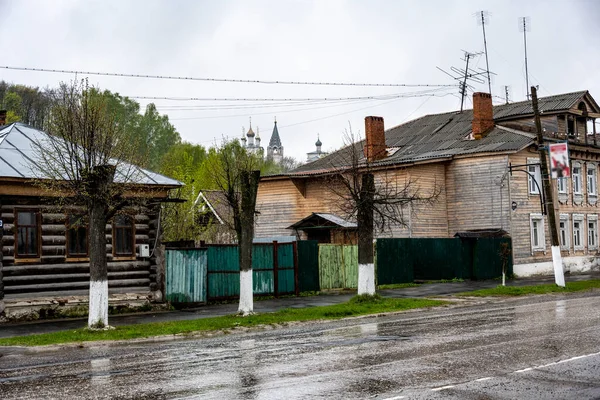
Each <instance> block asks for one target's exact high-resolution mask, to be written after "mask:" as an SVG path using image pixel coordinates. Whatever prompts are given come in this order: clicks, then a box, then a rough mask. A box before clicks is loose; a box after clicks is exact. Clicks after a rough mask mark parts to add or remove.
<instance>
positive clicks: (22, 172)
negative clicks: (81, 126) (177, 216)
mask: <svg viewBox="0 0 600 400" xmlns="http://www.w3.org/2000/svg"><path fill="white" fill-rule="evenodd" d="M47 137H48V134H47V133H46V132H44V131H41V130H38V129H35V128H32V127H31V126H29V125H26V124H22V123H18V122H17V123H14V124H11V125H7V126H4V127H3V128H1V129H0V177H9V178H26V179H35V178H44V177H43V176H40V175H41V171H43V168H42V167H41V166H40V165H39V160H38V158H39V157H38V156H36V149H35V147H36V146H37V145H38V144H39V143H43V141H44V140H45V139H46V140H47ZM126 171H127V172H126ZM130 171H132V173H131V172H130ZM125 176H127V177H128V183H136V184H144V185H160V186H183V183H181V182H179V181H177V180H175V179H171V178H168V177H166V176H164V175H161V174H157V173H156V172H152V171H149V170H147V169H144V168H140V167H137V166H135V165H131V164H127V163H120V164H119V166H118V168H117V172H116V173H115V182H121V183H122V182H124V180H125ZM46 178H51V177H46Z"/></svg>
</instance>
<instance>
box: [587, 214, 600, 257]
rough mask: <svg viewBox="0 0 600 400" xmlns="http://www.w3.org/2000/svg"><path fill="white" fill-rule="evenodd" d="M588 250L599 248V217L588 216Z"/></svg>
mask: <svg viewBox="0 0 600 400" xmlns="http://www.w3.org/2000/svg"><path fill="white" fill-rule="evenodd" d="M587 234H588V250H594V249H597V248H598V216H597V215H588V221H587Z"/></svg>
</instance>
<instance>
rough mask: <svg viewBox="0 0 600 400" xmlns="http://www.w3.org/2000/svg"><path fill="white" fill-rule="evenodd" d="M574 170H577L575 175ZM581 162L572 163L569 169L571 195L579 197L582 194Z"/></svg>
mask: <svg viewBox="0 0 600 400" xmlns="http://www.w3.org/2000/svg"><path fill="white" fill-rule="evenodd" d="M576 169H578V170H579V173H575V171H576ZM581 170H582V167H581V162H579V161H574V162H573V167H572V168H571V180H572V181H573V194H577V195H581V194H583V185H582V184H583V182H582V177H581Z"/></svg>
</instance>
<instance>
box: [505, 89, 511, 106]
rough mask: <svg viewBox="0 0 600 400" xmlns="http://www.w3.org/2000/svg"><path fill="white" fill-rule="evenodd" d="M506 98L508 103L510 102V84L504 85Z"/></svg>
mask: <svg viewBox="0 0 600 400" xmlns="http://www.w3.org/2000/svg"><path fill="white" fill-rule="evenodd" d="M504 99H505V100H506V104H508V103H509V102H510V86H506V85H504Z"/></svg>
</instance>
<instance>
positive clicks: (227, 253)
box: [207, 243, 297, 300]
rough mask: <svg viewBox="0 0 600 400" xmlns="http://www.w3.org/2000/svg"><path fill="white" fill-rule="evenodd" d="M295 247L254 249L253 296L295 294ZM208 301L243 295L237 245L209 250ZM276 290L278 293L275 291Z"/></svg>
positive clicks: (275, 245)
mask: <svg viewBox="0 0 600 400" xmlns="http://www.w3.org/2000/svg"><path fill="white" fill-rule="evenodd" d="M294 247H295V244H293V243H255V244H254V245H253V246H252V282H253V285H252V286H253V290H254V294H262V295H267V294H274V295H276V296H277V295H279V294H289V293H295V291H296V286H297V285H296V272H295V271H296V269H297V268H296V263H295V250H294ZM207 258H208V294H207V297H208V299H209V300H213V299H222V298H232V297H237V296H239V295H240V276H239V272H240V264H239V253H238V247H237V246H236V245H218V246H217V245H211V246H209V247H208V257H207ZM275 288H277V290H275Z"/></svg>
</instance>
